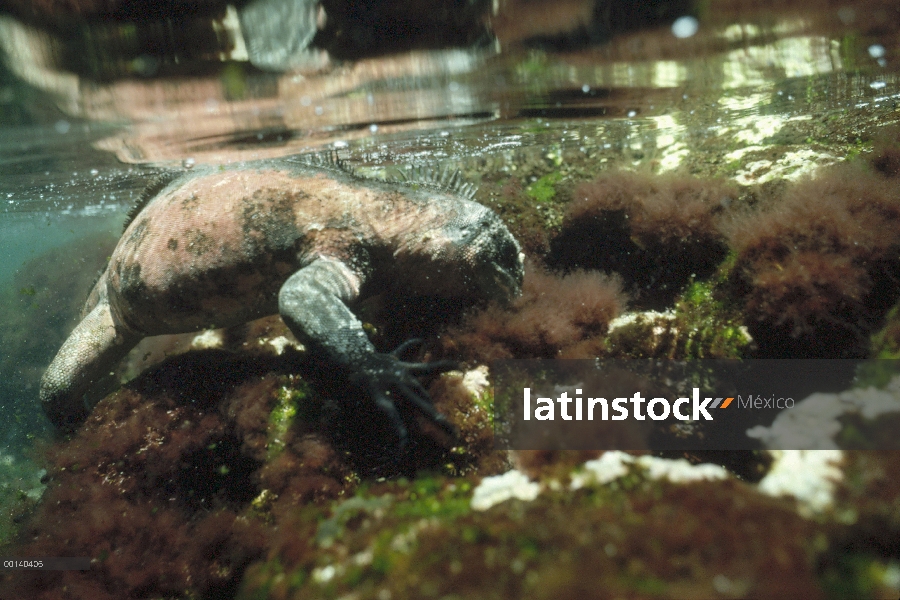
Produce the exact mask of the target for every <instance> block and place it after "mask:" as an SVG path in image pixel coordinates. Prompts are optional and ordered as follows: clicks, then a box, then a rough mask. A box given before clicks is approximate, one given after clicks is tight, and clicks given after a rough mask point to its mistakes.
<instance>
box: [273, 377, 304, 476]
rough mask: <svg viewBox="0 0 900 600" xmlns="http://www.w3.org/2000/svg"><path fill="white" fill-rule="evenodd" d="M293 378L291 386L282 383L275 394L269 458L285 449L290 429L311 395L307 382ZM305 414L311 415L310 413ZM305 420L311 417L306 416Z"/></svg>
mask: <svg viewBox="0 0 900 600" xmlns="http://www.w3.org/2000/svg"><path fill="white" fill-rule="evenodd" d="M292 379H295V380H296V381H291V382H290V387H289V386H288V385H282V386H281V387H279V388H278V392H277V393H276V395H275V406H274V407H273V408H272V412H271V413H270V414H269V427H268V436H269V443H268V450H269V460H271V459H272V458H274V457H275V456H277V455H278V454H279V453H280V452H281V451H283V450H284V444H285V439H286V438H287V432H288V429H290V427H291V425H293V423H294V420H295V419H296V418H297V416H298V411H299V410H300V407H302V406H303V405H304V400H306V398H307V397H308V395H309V389H308V387H307V385H306V383H305V382H303V381H302V380H300V379H299V378H292ZM304 416H306V417H309V416H310V415H304ZM301 418H303V417H301ZM303 420H309V419H308V418H304V419H303Z"/></svg>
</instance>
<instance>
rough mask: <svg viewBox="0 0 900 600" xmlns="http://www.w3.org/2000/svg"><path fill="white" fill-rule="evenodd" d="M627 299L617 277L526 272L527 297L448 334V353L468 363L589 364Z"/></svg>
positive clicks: (477, 315)
mask: <svg viewBox="0 0 900 600" xmlns="http://www.w3.org/2000/svg"><path fill="white" fill-rule="evenodd" d="M624 305H625V295H624V294H623V293H622V288H621V284H620V283H619V281H618V280H617V279H616V278H614V277H609V276H607V275H603V274H602V273H598V272H590V271H576V272H573V273H570V274H569V275H564V276H558V275H552V274H549V273H546V272H544V271H541V270H539V269H536V268H534V267H530V268H526V271H525V282H524V284H523V289H522V296H521V297H520V298H518V299H517V300H515V301H514V302H513V304H512V305H511V306H510V307H502V306H498V305H492V306H489V307H487V308H485V309H482V310H479V311H477V312H474V313H472V314H470V315H469V316H468V317H467V318H465V319H464V321H463V323H462V324H461V325H460V326H458V327H452V328H450V330H449V331H448V332H447V333H446V334H445V336H444V338H443V340H442V344H443V348H444V351H445V352H447V353H449V354H451V355H455V356H460V357H463V358H464V359H466V360H475V361H479V362H486V361H490V360H496V359H504V358H587V357H590V356H593V355H596V354H597V353H598V352H599V351H600V350H601V349H602V348H603V336H604V335H605V334H606V332H607V330H608V327H609V323H610V321H612V320H613V319H614V318H615V317H616V316H618V314H619V313H620V312H621V311H622V309H623V308H624Z"/></svg>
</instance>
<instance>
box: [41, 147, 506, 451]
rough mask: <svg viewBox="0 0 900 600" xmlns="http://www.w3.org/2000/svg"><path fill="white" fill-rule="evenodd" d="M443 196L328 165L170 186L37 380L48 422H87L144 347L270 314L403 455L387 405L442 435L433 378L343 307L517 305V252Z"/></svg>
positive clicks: (225, 172)
mask: <svg viewBox="0 0 900 600" xmlns="http://www.w3.org/2000/svg"><path fill="white" fill-rule="evenodd" d="M452 187H453V186H449V187H448V186H445V187H444V188H442V187H441V186H439V185H437V184H436V182H434V181H429V180H427V179H425V180H423V181H422V182H419V183H415V182H405V183H396V182H393V183H392V182H384V181H377V180H368V179H363V178H360V177H357V176H356V175H354V174H353V173H351V172H348V171H346V170H345V169H343V166H342V164H341V163H340V161H336V160H334V159H326V160H323V159H322V158H321V157H320V158H319V159H318V164H315V161H313V164H310V161H303V160H298V159H293V160H292V159H282V160H277V161H259V162H252V163H243V164H240V165H236V166H230V167H227V168H218V169H208V170H204V169H195V170H193V171H190V172H188V173H186V174H184V175H181V176H179V177H178V178H176V179H175V180H173V181H172V182H171V183H169V184H168V185H167V186H165V187H164V188H163V189H162V190H161V191H160V192H159V193H158V194H157V195H156V196H155V197H154V198H153V199H152V200H151V201H150V202H149V203H148V204H147V205H146V206H145V207H144V208H143V209H142V210H141V211H140V212H139V213H138V214H137V215H136V216H135V217H134V219H133V220H132V221H131V223H130V225H128V227H127V228H126V230H125V233H124V234H123V235H122V238H121V239H120V240H119V243H118V245H117V246H116V249H115V250H114V251H113V253H112V256H111V258H110V261H109V264H108V266H107V268H106V271H105V272H104V273H103V274H102V275H101V276H100V279H99V280H98V281H97V284H96V285H95V286H94V289H93V291H92V292H91V294H90V296H89V298H88V301H87V304H86V305H85V309H84V313H83V314H84V315H85V316H84V318H83V319H82V321H81V322H80V323H79V324H78V326H77V327H75V329H74V331H73V332H72V334H71V335H70V336H69V338H68V339H67V340H66V342H65V343H64V344H63V346H62V348H61V349H60V350H59V353H58V354H57V355H56V358H54V360H53V362H52V363H51V364H50V367H49V368H48V369H47V372H46V373H45V374H44V377H43V379H42V380H41V389H40V399H41V403H42V404H43V408H44V411H45V412H46V414H47V416H48V417H49V418H50V420H51V421H52V422H53V423H54V424H55V425H56V426H58V427H60V428H72V427H74V426H75V425H77V424H78V423H80V422H81V421H83V420H84V419H85V418H86V416H87V414H88V408H87V406H86V404H85V402H84V394H85V393H86V392H88V391H89V389H90V387H91V385H92V384H93V383H95V382H96V381H98V380H99V379H100V378H101V377H102V376H103V375H106V374H108V373H109V372H110V371H111V370H112V369H113V368H114V367H115V365H116V364H117V363H118V361H120V360H121V358H122V357H124V356H125V354H126V353H128V351H129V350H131V348H133V347H134V346H135V344H137V342H139V341H140V340H141V339H142V338H143V337H146V336H152V335H160V334H171V333H183V332H190V331H197V330H200V329H204V328H209V327H229V326H232V325H237V324H240V323H245V322H247V321H250V320H252V319H257V318H260V317H264V316H266V315H271V314H275V313H279V314H280V315H281V317H282V318H283V319H284V322H285V323H286V324H287V326H288V327H289V328H290V329H291V331H292V332H293V333H294V334H295V335H296V336H297V338H298V339H299V340H300V341H302V342H303V343H304V344H306V345H307V347H308V348H309V349H310V351H313V352H318V353H320V354H321V355H322V356H323V357H324V358H325V359H326V360H328V361H331V362H333V363H334V364H336V365H338V366H340V367H342V368H343V370H344V372H346V373H347V374H348V377H349V380H350V381H352V382H355V383H357V384H360V385H362V386H363V387H365V388H367V390H368V392H369V393H370V394H371V395H372V398H373V400H374V401H375V402H376V403H377V405H378V406H379V408H381V409H382V410H383V411H384V412H385V413H387V415H388V416H389V417H390V419H391V420H392V421H393V423H394V425H395V427H396V428H397V430H398V432H399V435H400V438H401V442H402V441H403V440H404V439H405V435H406V430H405V429H404V427H403V425H402V422H401V419H400V418H399V415H398V413H397V410H396V408H395V407H394V405H393V402H392V400H391V397H392V396H391V394H400V395H401V396H404V397H405V398H406V399H407V400H408V401H410V402H411V403H412V404H413V405H415V406H417V407H418V408H419V409H420V410H422V411H423V412H424V413H425V414H426V415H427V416H429V417H430V418H432V419H433V420H434V421H435V422H437V423H438V424H443V425H446V423H445V422H444V421H443V417H442V416H441V415H440V414H439V413H437V412H436V411H435V409H434V408H433V407H432V406H431V403H430V399H429V398H428V395H427V393H426V392H425V390H424V389H423V388H422V386H421V384H420V383H419V382H418V380H417V379H416V378H415V377H413V374H414V373H417V372H424V371H427V370H429V368H431V367H434V364H432V365H425V364H419V363H406V362H402V361H400V360H398V359H397V358H396V357H395V356H394V355H390V354H380V353H377V352H376V351H375V348H374V346H373V345H372V343H371V342H370V341H369V339H368V338H367V337H366V334H365V333H364V331H363V327H362V324H361V323H360V321H359V320H358V319H357V318H356V317H355V316H354V314H353V313H352V312H351V308H352V307H353V305H354V304H355V303H356V302H358V301H360V300H363V299H364V296H365V294H366V292H367V290H368V289H370V288H375V287H378V288H380V289H382V290H383V289H384V288H385V287H386V288H387V289H389V290H392V291H394V292H396V293H405V294H411V295H427V296H437V297H447V298H451V297H468V298H470V299H497V298H500V299H503V298H511V297H513V296H514V295H516V294H517V293H518V292H519V290H520V287H521V282H522V257H521V253H520V249H519V245H518V243H517V242H516V241H515V239H514V238H513V237H512V235H511V234H510V233H509V231H508V230H507V228H506V227H505V226H504V225H503V223H502V222H501V221H500V219H499V218H498V217H497V216H496V215H495V214H494V213H493V212H492V211H490V210H488V209H487V208H485V207H484V206H481V205H479V204H477V203H475V202H472V201H471V200H469V199H467V198H466V197H465V196H466V194H464V193H457V192H454V191H452V189H450V188H452ZM463 191H464V190H463ZM376 284H377V285H376Z"/></svg>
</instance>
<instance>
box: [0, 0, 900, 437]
mask: <svg viewBox="0 0 900 600" xmlns="http://www.w3.org/2000/svg"><path fill="white" fill-rule="evenodd" d="M884 6H886V5H877V6H876V8H877V10H881V11H882V12H883V11H884V10H887V9H885V8H884ZM734 8H735V7H734V6H732V5H726V4H720V5H715V6H713V7H712V8H710V9H709V12H708V14H705V15H703V16H702V18H701V22H700V28H699V30H698V31H697V33H696V34H694V35H692V36H690V37H688V38H683V39H681V38H677V37H676V36H675V35H674V34H673V31H672V30H671V29H670V28H669V27H668V26H661V27H656V28H648V29H644V30H640V31H637V32H631V33H626V34H622V35H616V36H612V38H611V40H609V41H607V42H605V43H603V44H597V45H581V46H578V47H576V48H575V49H574V50H573V49H569V50H566V51H553V50H548V49H547V48H546V47H544V48H543V49H541V48H535V47H531V48H529V47H527V45H526V46H521V45H516V44H500V43H492V44H487V45H485V44H482V45H481V46H480V47H478V48H473V49H466V48H452V49H433V50H418V51H410V52H406V53H397V54H392V55H389V56H369V57H363V58H361V59H359V60H357V61H344V62H339V61H337V60H334V61H331V62H328V61H327V60H323V59H322V56H321V55H319V56H317V58H316V59H315V60H311V61H310V63H311V64H310V65H307V66H306V67H305V68H303V69H300V70H298V71H295V72H289V73H272V72H264V71H260V70H257V69H254V68H251V67H250V66H249V65H248V64H247V63H246V62H245V61H239V60H229V61H226V62H223V63H215V61H209V60H206V61H205V62H204V65H206V67H205V71H204V72H206V73H211V74H204V75H195V76H190V77H185V76H179V77H170V78H162V77H157V78H149V77H140V76H135V74H134V73H133V72H132V73H128V72H127V69H125V71H124V72H123V71H122V70H121V69H120V71H119V72H115V70H114V71H113V74H112V76H110V73H105V74H104V77H101V78H99V79H98V78H95V77H92V76H91V75H92V74H91V73H80V74H74V73H71V72H66V71H64V70H55V69H53V68H49V67H48V66H47V65H46V64H42V63H41V60H40V59H39V54H40V53H38V52H35V53H32V54H30V55H29V54H28V53H27V52H19V51H17V52H12V51H11V50H10V46H9V45H7V47H6V50H7V52H8V53H9V58H8V60H7V68H6V71H5V72H4V73H3V78H2V79H0V114H2V120H0V244H2V246H3V250H2V253H0V254H2V256H3V261H2V264H0V285H2V288H3V289H4V290H5V291H7V292H8V293H7V294H6V295H5V296H4V297H5V298H7V300H8V301H9V302H24V304H25V305H27V306H33V307H37V308H35V309H34V310H38V311H44V313H38V315H37V316H35V317H34V319H35V320H36V321H41V320H42V319H43V316H42V314H48V315H49V314H50V313H54V312H58V313H60V314H62V313H64V312H65V311H69V310H71V308H70V307H66V308H64V307H62V306H60V305H59V299H54V298H53V292H54V290H52V289H50V288H52V287H53V283H52V282H53V281H54V280H55V278H62V279H77V278H78V277H83V278H84V279H85V281H88V280H90V279H92V277H93V276H94V273H96V271H97V269H99V268H102V262H101V264H94V263H93V262H91V261H89V260H87V258H85V257H78V256H69V258H71V261H70V262H69V263H68V264H66V261H65V260H62V261H61V260H60V259H58V258H57V259H54V262H53V263H52V264H53V265H54V268H55V269H56V272H55V273H54V274H53V276H52V277H51V278H50V279H49V280H46V281H44V282H43V283H42V284H41V285H44V286H46V287H40V286H36V285H35V284H34V283H33V282H32V280H33V279H34V276H35V275H36V274H35V272H34V270H35V269H36V268H38V269H40V268H41V267H36V266H35V265H36V263H35V262H33V261H34V260H35V258H36V257H39V256H40V255H42V254H43V253H45V252H47V251H49V250H51V249H54V248H62V247H65V246H67V245H68V244H71V243H72V242H74V241H76V240H78V239H82V240H83V239H88V238H90V239H94V238H95V237H96V239H101V238H102V239H105V240H107V241H106V242H104V243H107V244H108V243H109V241H108V240H109V239H111V238H112V237H113V236H114V235H115V234H116V233H117V232H118V231H119V228H120V227H121V225H120V223H121V220H122V218H123V217H124V213H125V212H126V211H127V209H128V207H129V206H130V205H131V204H132V202H133V201H134V199H135V198H136V197H137V196H138V195H139V193H140V191H141V190H142V189H143V186H144V182H145V181H146V179H147V176H148V174H149V173H152V172H154V170H156V169H159V168H166V169H171V168H176V169H177V168H190V167H191V166H193V165H199V164H221V163H231V162H235V161H241V160H248V159H254V158H260V157H272V156H284V155H288V154H292V153H298V152H306V151H312V150H321V149H336V150H338V151H339V152H340V153H341V155H342V156H344V157H346V159H347V160H348V161H349V162H350V163H351V164H353V165H355V166H357V167H360V168H362V169H363V171H364V172H368V173H370V174H373V175H376V176H378V175H384V174H386V172H387V171H388V170H389V169H390V168H392V167H395V166H408V165H418V166H426V167H433V168H444V167H452V168H457V169H460V170H461V171H462V172H463V174H464V175H465V176H466V177H468V178H469V179H471V180H473V181H475V182H478V181H480V180H482V179H486V180H487V179H490V180H492V181H497V180H501V179H502V178H504V177H507V176H515V177H517V178H519V179H520V180H521V181H523V182H525V183H526V184H527V183H528V182H532V181H535V180H537V179H538V178H539V177H541V176H543V175H545V174H547V173H548V172H551V171H554V170H558V171H560V172H561V173H562V174H563V176H577V177H582V178H584V177H588V176H590V175H592V174H594V173H599V172H601V171H602V170H604V169H606V168H609V167H610V166H612V165H617V166H624V167H626V168H635V169H642V170H649V171H652V172H667V171H675V172H683V173H689V174H695V175H703V176H707V175H717V176H726V177H729V178H732V179H734V180H735V181H737V182H738V183H740V184H742V185H756V184H762V183H766V182H770V181H773V182H777V181H779V180H783V179H793V178H797V177H800V176H802V175H804V174H806V173H810V172H812V171H813V170H814V169H815V168H816V167H817V166H820V165H825V164H829V163H831V162H835V161H840V160H843V159H844V158H846V157H847V156H848V155H850V154H853V153H855V152H859V150H860V140H861V139H864V138H865V139H868V137H869V136H871V135H872V134H873V132H874V131H875V130H877V129H878V128H880V127H883V126H886V125H890V124H892V123H895V122H897V121H898V120H900V113H898V108H897V106H898V104H897V102H898V99H900V79H898V75H897V73H898V68H897V66H898V63H900V56H898V50H897V47H896V35H897V31H896V24H895V19H894V20H892V19H893V17H892V16H891V15H890V14H889V13H885V14H886V15H887V16H884V15H882V16H883V19H882V20H881V21H879V20H878V18H877V15H878V14H879V13H878V12H877V10H874V9H873V12H872V14H868V13H866V5H864V4H860V5H858V6H856V7H855V8H854V9H851V11H850V13H847V12H846V11H845V12H842V13H841V14H837V12H840V11H837V12H835V13H834V14H831V13H828V12H822V11H820V10H818V8H817V7H812V8H809V9H807V10H806V12H804V11H803V10H800V11H788V10H787V9H786V10H785V12H784V13H783V14H773V13H768V12H760V13H754V12H752V11H748V10H745V11H744V12H741V11H739V10H737V11H735V10H734ZM744 8H745V9H746V7H744ZM842 10H844V9H842ZM854 10H855V12H853V11H854ZM851 13H852V14H851ZM848 15H849V16H848ZM873 15H874V16H873ZM2 19H3V20H2V22H0V24H2V27H3V31H4V32H5V33H6V34H7V37H6V39H7V40H11V39H13V38H15V39H16V40H18V43H22V40H27V41H28V44H31V45H33V47H34V48H40V47H41V45H42V44H48V43H50V42H49V41H48V40H50V41H52V39H51V38H49V37H47V36H46V35H44V34H39V33H37V32H36V30H33V29H29V28H28V27H25V26H21V25H18V24H17V23H16V22H15V21H14V20H13V19H11V18H10V17H2ZM13 34H15V35H13ZM551 46H552V45H551ZM36 56H37V57H38V58H35V57H36ZM109 58H110V62H109V64H114V63H115V61H113V60H112V59H113V58H115V57H114V56H113V57H109ZM169 58H171V57H169ZM176 58H177V57H176ZM175 62H178V61H177V60H175ZM116 64H117V63H116ZM129 64H131V63H129ZM210 65H212V66H211V67H210ZM94 75H96V74H94ZM862 149H864V148H862ZM480 199H482V200H483V201H494V200H496V199H494V198H480ZM98 243H100V242H98ZM101 254H102V252H101ZM100 259H101V260H102V257H100ZM85 285H87V284H81V285H80V287H79V285H75V286H74V288H73V289H75V288H77V289H78V290H80V291H79V292H78V293H84V290H82V289H81V288H83V287H84V286H85ZM73 293H75V292H74V291H73ZM7 310H11V311H12V310H20V309H19V308H14V307H12V305H11V306H10V307H8V308H7ZM57 316H58V315H57ZM65 316H66V319H64V321H65V322H66V323H69V325H67V326H68V327H70V326H71V322H72V321H71V319H72V316H73V315H71V314H68V313H65ZM47 318H49V316H48V317H47ZM23 322H27V321H23ZM19 334H20V337H21V332H19ZM6 335H7V336H9V335H11V334H10V332H9V331H7V332H6ZM25 337H26V338H27V336H25ZM17 340H19V342H21V339H20V338H17ZM19 342H17V343H18V345H16V344H12V343H4V344H2V345H3V347H4V351H5V352H7V355H6V357H5V361H4V363H3V364H4V369H6V370H7V373H4V374H3V375H2V377H3V379H4V381H5V384H4V385H3V386H2V389H0V406H2V407H4V411H5V412H7V413H9V414H15V415H16V419H11V420H8V421H6V422H4V424H3V425H2V428H3V429H4V430H5V432H6V435H0V440H2V439H7V440H10V443H11V444H21V443H23V442H22V440H23V439H24V438H23V435H24V434H25V433H29V434H30V433H33V432H34V431H43V430H44V429H43V420H42V418H41V417H40V415H39V414H38V412H37V408H36V405H35V403H34V397H35V396H36V384H37V378H38V377H39V376H40V369H39V368H38V365H40V364H41V363H42V362H46V361H49V359H50V358H51V357H52V353H53V352H55V348H56V347H58V340H55V339H54V340H51V339H44V340H43V342H45V343H44V344H43V345H41V344H38V346H39V347H37V348H35V347H33V346H34V344H31V346H28V352H29V354H28V356H27V360H26V359H21V357H19V356H17V355H16V354H15V353H16V352H19V351H22V352H25V350H24V349H23V348H24V347H25V346H23V345H22V344H23V343H24V342H21V343H19ZM20 359H21V360H20ZM26 363H27V365H28V368H21V367H22V365H23V364H26ZM10 370H11V371H10ZM17 450H19V448H18V447H9V448H7V451H17Z"/></svg>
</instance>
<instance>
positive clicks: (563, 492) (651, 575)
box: [237, 452, 897, 600]
mask: <svg viewBox="0 0 900 600" xmlns="http://www.w3.org/2000/svg"><path fill="white" fill-rule="evenodd" d="M571 458H572V457H571V456H569V457H566V458H564V459H563V462H562V463H559V464H557V466H556V468H555V469H553V470H552V471H546V470H544V471H540V472H535V473H533V474H532V475H531V476H530V477H529V476H526V475H525V474H524V473H522V472H520V471H516V470H513V471H508V472H507V473H505V474H504V475H501V476H499V477H493V478H485V479H483V480H482V481H481V482H480V484H478V485H475V482H474V481H473V479H472V478H471V477H466V478H465V479H462V480H461V479H452V480H451V479H444V478H433V477H426V478H419V479H417V480H413V481H398V482H385V483H381V484H374V485H371V486H366V487H364V488H359V489H358V490H357V492H356V494H355V495H354V496H353V497H352V498H349V499H345V500H339V501H337V502H335V503H334V504H333V506H332V508H331V509H330V510H328V511H326V513H325V515H326V518H325V519H324V521H322V520H320V521H319V523H320V524H319V525H318V534H317V543H316V544H315V548H316V550H315V551H310V550H307V551H306V552H304V553H302V554H300V553H296V552H294V553H293V554H292V555H288V554H287V553H286V552H285V551H276V552H275V553H274V554H272V555H270V557H269V558H267V559H266V560H263V561H260V562H258V563H256V564H255V565H253V566H252V567H250V568H249V569H248V571H247V575H246V577H245V579H244V581H243V583H242V587H241V589H240V591H239V593H238V595H237V597H238V598H241V599H249V598H256V597H259V596H260V595H264V594H267V595H268V596H269V597H276V598H291V599H295V600H296V599H303V598H319V597H342V596H343V595H345V594H353V595H355V596H359V597H366V598H368V597H372V598H379V597H392V598H395V597H413V596H415V597H425V596H431V597H446V596H448V595H453V596H459V597H491V598H585V597H590V598H615V597H648V596H653V597H659V598H693V597H742V598H743V597H803V598H824V597H835V593H839V592H838V591H837V590H836V588H835V587H834V586H835V582H836V577H837V576H838V575H839V574H844V573H846V572H847V570H848V566H847V564H846V562H842V558H841V557H842V556H844V555H845V552H846V548H847V547H848V545H852V544H854V543H856V542H855V541H854V540H858V537H857V536H858V535H861V534H862V532H863V531H864V530H865V528H864V527H859V526H858V523H857V524H854V525H853V526H852V527H851V526H848V525H846V524H845V523H841V522H839V519H840V518H843V519H845V520H846V519H847V516H846V515H844V516H843V517H839V515H838V514H836V513H834V512H824V513H819V515H820V516H819V518H818V519H810V518H806V517H805V516H804V515H802V514H801V513H800V512H799V510H800V509H799V504H798V503H796V502H795V501H794V500H791V499H788V498H780V497H772V496H771V495H770V493H771V491H770V490H764V489H763V486H762V484H760V485H751V484H748V483H744V482H741V481H738V480H736V479H735V478H734V477H733V476H730V475H728V474H727V472H726V471H725V470H724V469H722V468H721V467H718V466H715V465H702V464H701V465H691V464H688V462H687V461H684V460H666V459H660V458H656V457H651V456H639V457H635V456H631V455H628V454H624V453H620V452H607V453H605V454H603V455H601V456H600V457H599V459H597V460H593V461H589V462H588V463H585V464H584V465H583V466H581V467H574V468H573V465H572V464H571V463H570V462H569V460H570V459H571ZM852 465H853V463H852V460H851V461H850V462H847V463H846V465H845V466H844V467H843V468H853V469H856V472H857V474H858V476H857V477H849V478H848V479H847V481H868V482H870V483H867V484H864V486H865V485H877V484H878V479H877V477H876V478H874V479H873V475H874V474H876V473H877V472H878V463H877V461H876V462H875V463H871V462H869V463H868V464H866V465H861V464H859V463H858V462H857V466H855V467H854V466H852ZM882 467H889V465H887V464H884V465H882ZM860 475H861V476H862V480H860V479H859V476H860ZM895 487H896V486H895ZM488 490H493V491H492V492H490V493H488ZM842 490H843V491H842ZM861 493H863V492H862V490H860V489H854V490H853V492H852V495H853V497H852V498H851V497H850V494H849V493H848V492H847V491H846V490H844V488H843V487H841V486H838V487H837V489H836V491H835V492H834V497H835V506H839V505H840V502H841V501H842V500H841V498H846V502H847V503H849V504H852V503H853V502H854V498H858V497H859V495H860V494H861ZM892 494H893V495H891V494H887V495H882V496H881V497H880V500H881V502H880V506H882V512H880V513H879V512H874V511H873V512H868V513H866V515H867V516H865V517H861V520H863V521H866V519H867V518H868V517H869V516H871V517H872V519H873V521H867V525H868V526H869V527H871V526H872V525H873V523H874V522H879V519H884V518H885V512H884V510H885V509H886V508H887V506H889V505H890V503H891V502H892V501H896V499H897V495H896V490H895V491H893V492H892ZM885 502H887V504H885ZM845 510H846V508H845ZM894 522H895V523H896V519H895V520H894ZM311 526H313V525H312V523H311V522H310V524H309V525H307V526H306V527H307V528H309V527H311ZM894 531H896V527H895V528H894ZM880 539H881V540H884V539H886V536H884V535H882V536H880ZM876 545H877V544H869V545H868V546H867V547H865V548H863V547H857V548H855V549H854V551H853V555H854V560H856V561H861V562H862V564H863V565H865V568H863V567H862V566H860V567H859V568H856V569H855V570H853V571H851V572H849V573H847V579H845V580H844V581H843V582H842V585H843V587H842V588H841V589H844V590H865V589H868V590H869V591H870V592H871V594H869V596H870V597H879V596H878V595H877V594H878V593H881V594H884V593H892V592H891V588H890V587H889V586H890V585H891V584H892V581H893V580H892V579H891V577H890V573H891V571H890V565H891V564H892V563H891V562H890V560H891V559H890V558H889V557H890V553H888V554H887V555H881V556H879V555H878V553H877V552H876V551H875V550H874V547H875V546H876ZM879 565H880V568H879Z"/></svg>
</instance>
